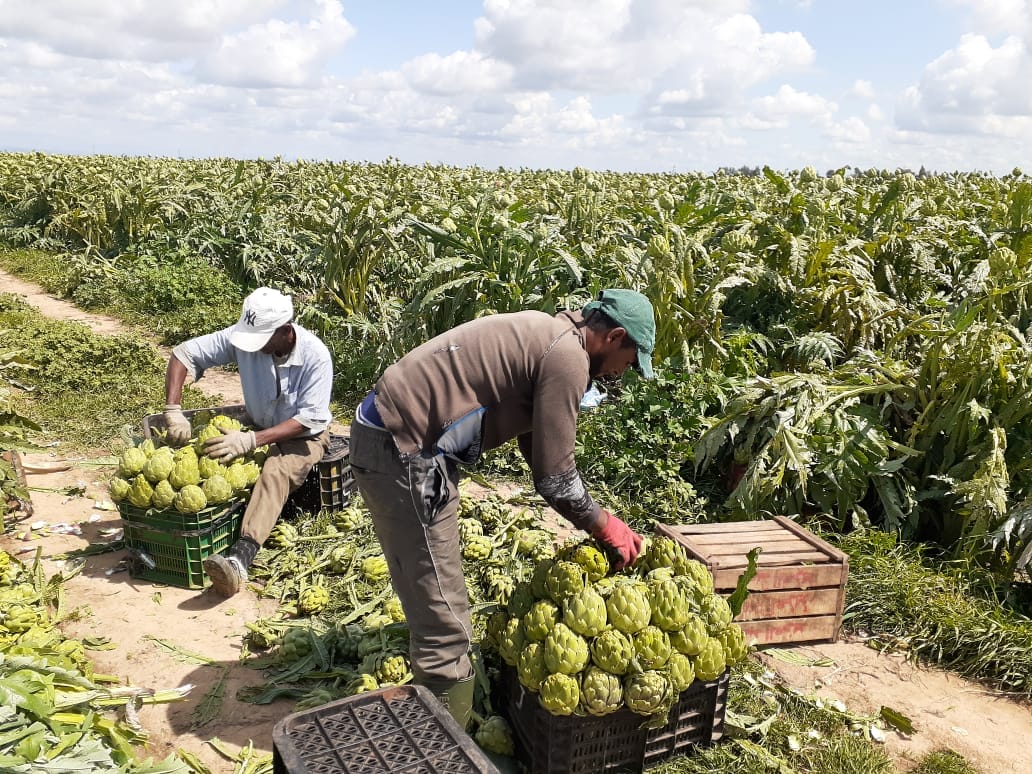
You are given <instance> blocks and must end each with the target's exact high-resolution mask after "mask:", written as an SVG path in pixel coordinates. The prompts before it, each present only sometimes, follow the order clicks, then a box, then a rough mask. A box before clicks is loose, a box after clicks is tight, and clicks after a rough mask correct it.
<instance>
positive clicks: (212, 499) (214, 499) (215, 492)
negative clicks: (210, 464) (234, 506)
mask: <svg viewBox="0 0 1032 774" xmlns="http://www.w3.org/2000/svg"><path fill="white" fill-rule="evenodd" d="M201 489H202V490H203V491H204V496H205V497H207V498H208V502H209V503H225V502H229V501H230V500H232V499H233V487H232V486H230V484H229V482H228V481H227V480H226V479H225V477H224V476H220V475H214V476H212V477H211V478H207V479H205V480H204V483H203V484H202V485H201Z"/></svg>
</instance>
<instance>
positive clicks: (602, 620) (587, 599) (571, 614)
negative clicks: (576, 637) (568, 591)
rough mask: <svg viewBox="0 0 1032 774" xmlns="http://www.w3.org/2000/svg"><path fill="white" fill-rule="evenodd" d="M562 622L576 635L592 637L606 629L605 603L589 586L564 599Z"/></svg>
mask: <svg viewBox="0 0 1032 774" xmlns="http://www.w3.org/2000/svg"><path fill="white" fill-rule="evenodd" d="M563 621H564V622H565V623H566V625H567V626H569V627H570V628H571V629H573V630H574V631H575V632H577V634H580V635H582V636H584V637H594V636H595V635H597V634H600V633H601V632H602V630H603V629H605V628H606V601H605V600H604V599H603V598H602V595H601V594H599V593H598V592H597V591H595V589H594V588H592V587H591V586H585V587H584V588H583V589H582V590H581V591H578V592H577V593H576V594H573V595H572V596H569V597H567V598H566V601H565V602H564V603H563Z"/></svg>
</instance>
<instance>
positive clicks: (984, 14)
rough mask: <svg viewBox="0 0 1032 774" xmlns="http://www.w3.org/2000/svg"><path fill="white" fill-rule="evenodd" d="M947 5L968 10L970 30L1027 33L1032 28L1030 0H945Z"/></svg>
mask: <svg viewBox="0 0 1032 774" xmlns="http://www.w3.org/2000/svg"><path fill="white" fill-rule="evenodd" d="M944 1H945V4H946V5H947V6H954V7H960V8H963V9H966V10H967V11H968V20H967V21H968V23H967V25H966V26H967V28H968V30H969V31H970V32H976V33H985V34H987V35H999V34H1005V35H1027V34H1028V32H1029V30H1030V29H1032V4H1030V3H1029V1H1028V0H944Z"/></svg>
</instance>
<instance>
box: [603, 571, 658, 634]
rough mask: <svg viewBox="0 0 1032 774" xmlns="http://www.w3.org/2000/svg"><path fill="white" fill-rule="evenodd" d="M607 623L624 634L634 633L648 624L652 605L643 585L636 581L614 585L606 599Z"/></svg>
mask: <svg viewBox="0 0 1032 774" xmlns="http://www.w3.org/2000/svg"><path fill="white" fill-rule="evenodd" d="M606 611H607V612H608V613H609V623H611V624H612V625H613V626H615V627H616V628H617V629H619V630H620V631H622V632H623V633H624V634H634V633H635V632H636V631H638V630H640V629H644V628H645V627H646V626H648V624H649V621H650V620H651V619H652V607H651V605H650V604H649V598H648V595H647V594H646V592H645V590H644V587H643V586H642V585H641V584H637V583H623V584H620V585H618V586H616V587H615V588H614V589H613V591H612V593H610V595H609V598H608V599H607V600H606Z"/></svg>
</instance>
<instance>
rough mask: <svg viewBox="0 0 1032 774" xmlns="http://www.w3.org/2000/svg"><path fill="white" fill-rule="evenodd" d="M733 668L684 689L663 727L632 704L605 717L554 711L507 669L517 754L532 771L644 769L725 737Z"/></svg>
mask: <svg viewBox="0 0 1032 774" xmlns="http://www.w3.org/2000/svg"><path fill="white" fill-rule="evenodd" d="M730 674H731V673H730V671H729V670H728V671H725V672H724V674H723V675H721V676H720V677H719V678H718V679H716V680H711V681H709V682H702V681H699V680H696V681H695V682H694V683H692V684H691V685H690V686H688V688H686V689H685V690H684V691H682V692H681V695H680V696H679V697H678V700H677V702H676V703H675V704H674V706H673V707H672V708H671V709H670V716H669V718H668V720H667V723H666V725H665V726H663V727H662V728H654V729H649V728H643V725H644V724H645V722H646V718H644V717H642V716H641V715H638V714H635V713H634V712H631V711H630V710H629V709H627V708H626V707H625V708H623V709H620V710H618V711H617V712H614V713H613V714H611V715H605V716H603V717H594V716H590V715H589V716H583V717H582V716H578V715H567V716H558V715H553V714H552V713H550V712H549V711H548V710H546V709H545V708H544V707H542V706H541V703H540V702H539V701H538V696H537V694H535V693H533V692H532V691H529V690H527V689H526V688H525V687H524V686H523V685H522V684H521V683H520V681H519V677H518V676H517V674H516V670H515V669H512V668H511V667H505V669H504V670H503V676H502V679H503V682H504V687H505V695H506V710H507V714H508V716H509V722H510V724H511V725H512V729H513V736H514V740H515V742H516V753H517V757H518V758H519V759H520V760H521V761H522V762H523V764H524V765H525V766H526V767H527V769H528V770H529V772H530V774H566V773H567V772H583V773H584V774H588V773H589V772H590V773H591V774H595V773H596V772H617V771H620V772H626V771H642V770H643V769H645V768H646V767H648V766H654V765H655V764H656V763H659V762H660V761H662V760H664V759H666V758H669V757H670V756H672V755H675V754H679V753H689V752H691V751H692V749H693V748H695V747H705V746H708V745H710V744H712V743H713V742H716V741H717V740H719V739H720V738H721V737H722V736H723V735H724V715H725V713H726V711H727V688H728V684H729V682H730Z"/></svg>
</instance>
